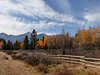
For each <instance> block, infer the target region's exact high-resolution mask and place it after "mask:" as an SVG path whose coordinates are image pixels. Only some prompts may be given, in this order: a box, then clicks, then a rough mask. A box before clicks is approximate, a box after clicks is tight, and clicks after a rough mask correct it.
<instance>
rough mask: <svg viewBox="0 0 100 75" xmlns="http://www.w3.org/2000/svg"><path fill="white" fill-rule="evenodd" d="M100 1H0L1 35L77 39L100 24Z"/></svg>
mask: <svg viewBox="0 0 100 75" xmlns="http://www.w3.org/2000/svg"><path fill="white" fill-rule="evenodd" d="M99 3H100V0H0V32H4V33H7V34H10V35H19V34H23V33H26V32H31V31H32V30H33V29H36V31H37V32H38V34H40V33H46V34H49V35H50V34H52V35H53V34H60V33H61V30H62V29H63V28H64V29H65V32H69V33H70V34H71V35H74V34H75V33H76V32H77V29H78V28H80V29H82V28H86V29H87V28H88V26H89V25H91V26H97V25H99V24H100V21H99V20H100V4H99Z"/></svg>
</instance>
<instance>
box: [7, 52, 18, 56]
mask: <svg viewBox="0 0 100 75" xmlns="http://www.w3.org/2000/svg"><path fill="white" fill-rule="evenodd" d="M6 54H8V55H12V54H17V52H15V51H7V52H6Z"/></svg>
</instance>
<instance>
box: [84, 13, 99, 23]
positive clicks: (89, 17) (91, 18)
mask: <svg viewBox="0 0 100 75" xmlns="http://www.w3.org/2000/svg"><path fill="white" fill-rule="evenodd" d="M84 18H85V19H87V20H88V21H89V22H99V21H100V12H95V13H87V14H86V15H85V16H84Z"/></svg>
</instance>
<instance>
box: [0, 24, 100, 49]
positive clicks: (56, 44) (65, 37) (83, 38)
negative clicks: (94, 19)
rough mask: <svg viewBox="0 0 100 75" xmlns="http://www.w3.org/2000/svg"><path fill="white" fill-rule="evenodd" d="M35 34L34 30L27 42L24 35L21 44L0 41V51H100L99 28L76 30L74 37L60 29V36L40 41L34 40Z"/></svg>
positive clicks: (47, 37)
mask: <svg viewBox="0 0 100 75" xmlns="http://www.w3.org/2000/svg"><path fill="white" fill-rule="evenodd" d="M36 36H37V32H36V31H35V29H34V30H33V31H32V33H31V38H30V40H31V41H29V38H28V36H27V35H26V36H25V38H24V41H23V42H18V41H16V42H15V43H12V42H11V41H10V40H8V41H7V43H6V41H5V40H4V39H0V49H4V50H19V49H23V50H28V49H29V50H34V49H82V50H83V49H85V50H87V49H88V50H91V49H92V50H95V49H100V26H98V27H90V26H89V28H88V29H87V30H86V29H81V30H80V29H78V31H77V33H76V34H75V36H74V37H71V36H70V35H69V33H68V32H67V33H65V31H64V29H62V34H59V35H51V36H47V35H46V36H43V38H42V39H41V40H39V39H37V38H36Z"/></svg>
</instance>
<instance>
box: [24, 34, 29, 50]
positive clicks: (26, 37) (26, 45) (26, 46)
mask: <svg viewBox="0 0 100 75" xmlns="http://www.w3.org/2000/svg"><path fill="white" fill-rule="evenodd" d="M28 42H29V40H28V36H27V35H26V36H25V38H24V45H23V49H25V50H27V49H28Z"/></svg>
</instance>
